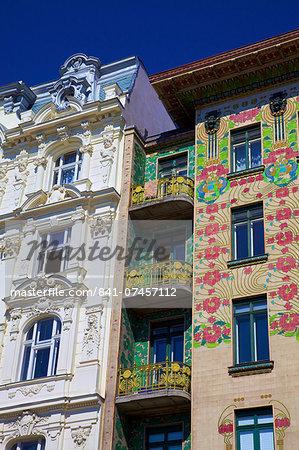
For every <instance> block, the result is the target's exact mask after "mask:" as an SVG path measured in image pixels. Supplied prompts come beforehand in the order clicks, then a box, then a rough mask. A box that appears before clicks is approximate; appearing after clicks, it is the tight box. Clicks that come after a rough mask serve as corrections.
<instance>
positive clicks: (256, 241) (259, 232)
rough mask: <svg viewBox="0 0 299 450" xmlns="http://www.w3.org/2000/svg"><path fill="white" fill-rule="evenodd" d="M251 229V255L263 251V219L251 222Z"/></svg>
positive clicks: (262, 252)
mask: <svg viewBox="0 0 299 450" xmlns="http://www.w3.org/2000/svg"><path fill="white" fill-rule="evenodd" d="M252 230H253V255H252V256H256V255H263V254H264V253H265V246H264V222H263V219H261V220H255V221H254V222H252Z"/></svg>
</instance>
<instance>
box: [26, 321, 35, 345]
mask: <svg viewBox="0 0 299 450" xmlns="http://www.w3.org/2000/svg"><path fill="white" fill-rule="evenodd" d="M33 327H34V325H32V327H31V328H30V330H29V331H28V332H27V335H26V340H27V341H30V340H31V339H32V338H33Z"/></svg>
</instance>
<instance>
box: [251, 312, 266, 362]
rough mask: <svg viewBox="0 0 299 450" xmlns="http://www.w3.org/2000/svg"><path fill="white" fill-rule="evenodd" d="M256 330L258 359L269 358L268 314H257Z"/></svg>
mask: <svg viewBox="0 0 299 450" xmlns="http://www.w3.org/2000/svg"><path fill="white" fill-rule="evenodd" d="M254 320H255V332H256V349H257V360H258V361H261V360H263V359H269V338H268V319H267V313H266V314H256V315H255V316H254Z"/></svg>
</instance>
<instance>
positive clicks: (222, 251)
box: [221, 247, 228, 255]
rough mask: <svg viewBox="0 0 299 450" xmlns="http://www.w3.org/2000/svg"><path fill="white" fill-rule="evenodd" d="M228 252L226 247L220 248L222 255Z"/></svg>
mask: <svg viewBox="0 0 299 450" xmlns="http://www.w3.org/2000/svg"><path fill="white" fill-rule="evenodd" d="M227 252H228V248H225V247H223V248H222V249H221V253H223V254H224V255H225V254H226V253H227Z"/></svg>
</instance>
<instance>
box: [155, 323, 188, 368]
mask: <svg viewBox="0 0 299 450" xmlns="http://www.w3.org/2000/svg"><path fill="white" fill-rule="evenodd" d="M175 326H182V327H183V330H182V331H181V330H179V331H174V332H171V331H170V328H171V327H175ZM166 327H167V332H166V333H161V334H159V335H157V339H158V338H161V339H162V338H165V337H166V341H167V343H166V358H168V361H170V362H182V363H184V360H185V354H184V350H185V318H184V317H179V318H177V319H174V320H168V321H163V322H151V323H150V354H149V359H150V363H151V364H155V362H156V361H155V360H154V359H155V358H154V357H155V353H154V341H155V336H154V334H153V331H154V330H155V329H159V328H166ZM180 335H182V336H183V358H182V361H177V360H174V361H172V339H171V338H172V337H177V336H180ZM163 362H166V361H163Z"/></svg>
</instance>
